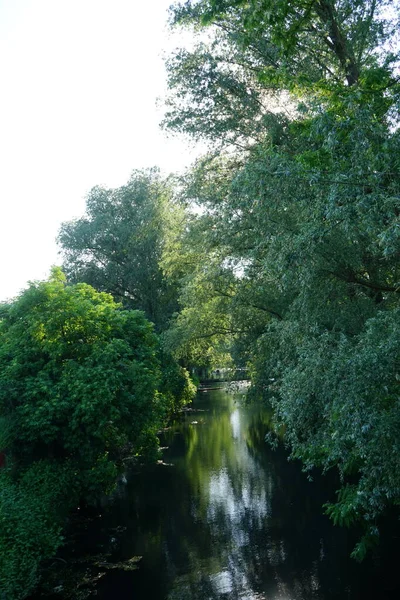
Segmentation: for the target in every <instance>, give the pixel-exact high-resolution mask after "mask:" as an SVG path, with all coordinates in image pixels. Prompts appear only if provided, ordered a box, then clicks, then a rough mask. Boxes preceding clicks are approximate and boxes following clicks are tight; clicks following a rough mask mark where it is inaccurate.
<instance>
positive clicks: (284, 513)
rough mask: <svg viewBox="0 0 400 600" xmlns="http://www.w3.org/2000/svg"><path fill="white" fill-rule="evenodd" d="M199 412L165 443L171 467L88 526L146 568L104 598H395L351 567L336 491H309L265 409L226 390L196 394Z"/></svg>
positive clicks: (137, 477)
mask: <svg viewBox="0 0 400 600" xmlns="http://www.w3.org/2000/svg"><path fill="white" fill-rule="evenodd" d="M195 408H196V409H197V411H198V412H191V413H189V414H187V415H185V416H184V417H183V418H182V419H180V420H178V421H176V422H175V423H174V424H173V426H172V427H171V428H170V429H169V430H167V431H166V432H164V433H163V436H162V440H161V445H162V446H166V447H167V449H166V450H165V451H164V453H163V459H164V463H166V464H162V465H157V466H152V467H151V468H147V469H145V470H144V471H142V472H141V473H135V474H131V476H130V477H128V483H127V485H126V486H125V489H124V490H123V493H121V494H120V496H119V497H117V498H116V499H115V501H114V503H113V504H112V506H111V507H109V508H108V509H107V510H106V513H105V515H104V516H103V518H102V519H101V525H100V524H99V522H97V523H96V522H94V525H93V527H91V526H90V525H89V527H88V529H87V531H86V539H87V537H88V536H89V537H91V536H93V539H94V538H96V539H97V542H96V543H99V541H102V547H103V548H106V549H107V551H108V552H110V551H111V552H112V554H113V560H115V561H121V560H125V559H128V558H130V557H131V556H133V555H140V556H142V557H143V558H142V560H141V562H140V568H139V569H138V570H137V571H132V572H124V571H121V570H119V569H115V570H111V571H108V572H107V573H106V575H105V576H104V577H103V578H102V579H101V580H100V582H99V584H98V587H97V598H99V599H101V600H111V598H112V599H114V598H119V599H121V600H125V599H128V598H129V600H142V599H143V600H144V599H146V600H148V599H151V600H164V599H165V600H214V599H217V598H218V599H227V600H228V599H229V600H236V599H246V600H278V599H279V600H333V599H338V600H356V599H357V600H358V599H361V598H362V599H363V600H369V599H371V600H372V598H374V600H376V599H377V598H379V599H382V600H384V599H389V598H394V597H396V598H397V597H398V596H397V595H396V596H395V595H393V594H392V595H391V592H390V589H385V583H384V582H382V581H381V580H380V579H379V577H380V575H379V571H378V570H377V569H374V568H373V565H372V563H371V562H370V563H369V564H364V565H361V566H360V565H358V564H356V563H354V561H352V560H351V559H349V558H348V557H349V554H350V551H351V549H352V545H353V544H354V540H349V539H347V534H346V532H345V531H344V530H341V529H338V528H335V527H333V526H332V524H331V523H330V521H329V520H328V519H327V517H325V516H324V515H323V514H322V508H321V507H322V504H323V503H324V502H326V501H327V499H329V498H332V497H333V492H334V490H335V489H336V487H337V483H335V482H330V481H329V480H328V479H327V478H317V479H316V480H315V481H313V482H309V481H308V480H307V478H306V477H305V475H304V474H303V473H302V472H301V467H300V465H299V464H298V463H295V462H288V461H287V455H286V452H285V451H284V449H283V448H278V450H276V451H273V450H271V449H270V448H269V447H268V445H267V444H266V443H265V442H264V437H265V433H266V431H267V427H268V414H267V413H266V411H265V410H263V409H262V408H260V407H254V406H253V407H245V406H242V405H241V402H240V399H239V398H238V397H235V396H234V395H232V394H230V393H227V392H226V391H224V390H214V391H212V392H209V393H202V394H199V396H198V398H197V400H196V403H195ZM91 529H93V531H91ZM110 531H113V532H118V533H116V534H115V535H114V534H113V535H111V536H110ZM102 536H103V538H102ZM386 587H387V588H390V587H391V586H390V585H388V586H386Z"/></svg>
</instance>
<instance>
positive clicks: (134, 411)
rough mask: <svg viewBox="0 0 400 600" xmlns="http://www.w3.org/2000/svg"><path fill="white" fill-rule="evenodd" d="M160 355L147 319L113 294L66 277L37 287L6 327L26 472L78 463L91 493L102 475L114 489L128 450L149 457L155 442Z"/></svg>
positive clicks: (12, 415) (4, 377)
mask: <svg viewBox="0 0 400 600" xmlns="http://www.w3.org/2000/svg"><path fill="white" fill-rule="evenodd" d="M156 351H157V340H156V337H155V335H154V334H153V332H152V327H151V325H150V324H149V323H148V322H147V321H146V319H145V318H144V316H143V314H142V313H140V312H137V311H123V310H121V309H120V307H119V306H118V305H117V304H115V302H114V300H113V299H112V297H111V296H109V295H108V294H105V293H99V292H96V291H95V290H94V289H93V288H92V287H90V286H88V285H86V284H77V285H74V286H67V285H66V284H65V281H63V278H62V275H61V273H60V271H59V270H55V271H54V273H53V276H52V278H51V279H50V281H48V282H43V283H37V284H31V286H30V287H29V288H28V289H27V290H26V291H25V292H24V293H23V294H22V295H21V296H20V297H19V298H18V299H17V300H16V301H15V302H14V304H13V305H12V306H10V307H9V309H8V311H7V313H6V314H5V315H4V317H3V319H2V321H1V324H0V365H1V373H0V381H1V386H0V389H1V391H0V403H1V407H2V412H3V414H4V415H5V416H7V418H9V419H10V420H11V421H12V423H13V430H14V434H15V438H14V439H15V442H14V443H13V444H12V446H11V448H10V451H11V453H12V455H13V456H14V457H15V458H16V459H17V460H18V461H21V464H25V463H30V462H31V461H32V459H40V458H54V459H55V460H59V461H62V462H63V461H65V460H70V461H73V463H74V464H75V465H76V469H77V471H79V473H80V477H81V484H82V492H83V493H86V492H87V493H88V494H89V495H91V494H92V492H93V489H94V488H95V487H96V486H95V485H94V484H95V480H96V477H98V484H99V485H98V487H99V489H100V490H102V489H104V486H105V487H106V488H107V487H109V485H110V479H111V481H112V480H113V479H112V478H113V476H114V474H115V462H116V461H117V460H118V457H119V455H120V452H121V449H122V448H123V447H124V446H126V445H131V447H132V449H133V452H135V453H141V452H143V451H145V449H146V446H148V445H149V444H151V445H154V443H155V434H156V431H157V429H158V427H159V424H160V422H161V415H162V409H161V406H160V399H159V396H158V394H157V392H156V387H157V384H158V380H159V366H158V360H157V358H156ZM107 463H109V464H108V466H107ZM95 474H97V475H95ZM85 486H86V487H87V490H86V491H85Z"/></svg>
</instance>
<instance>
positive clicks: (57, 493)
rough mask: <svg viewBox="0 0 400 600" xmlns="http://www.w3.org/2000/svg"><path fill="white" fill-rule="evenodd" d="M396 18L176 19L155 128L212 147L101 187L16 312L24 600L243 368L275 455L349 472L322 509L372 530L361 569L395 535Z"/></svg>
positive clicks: (13, 362) (11, 404)
mask: <svg viewBox="0 0 400 600" xmlns="http://www.w3.org/2000/svg"><path fill="white" fill-rule="evenodd" d="M398 19H399V3H398V2H397V1H396V2H386V1H385V0H363V1H360V0H315V1H313V2H310V1H304V0H296V1H290V2H289V1H288V0H246V1H244V0H193V1H192V0H188V1H187V2H185V3H184V4H176V5H175V6H174V7H172V9H171V12H170V20H171V26H172V27H174V28H176V29H179V28H182V30H184V31H188V32H190V34H191V36H192V38H193V40H194V41H193V44H192V45H191V46H190V48H182V49H178V50H176V51H175V52H174V53H173V54H172V55H171V56H170V57H169V59H168V60H167V73H168V89H169V91H168V95H167V97H166V99H165V111H164V119H163V124H162V125H163V127H164V128H165V129H166V130H167V131H168V132H170V133H175V134H184V135H187V136H189V137H191V138H192V139H194V140H198V141H202V142H203V144H204V146H205V147H207V151H206V152H205V153H204V154H203V155H202V156H201V157H200V158H198V160H197V161H196V162H195V164H194V165H193V166H192V167H191V168H190V169H188V171H187V172H186V173H185V174H184V175H180V176H175V175H170V176H168V177H166V176H164V175H162V174H160V172H159V171H158V169H157V168H154V169H149V170H136V171H134V172H133V173H132V176H131V179H130V180H129V181H128V182H127V184H126V185H124V186H121V187H119V188H115V189H108V188H103V187H95V188H93V189H92V190H91V191H90V192H89V194H88V196H87V204H86V213H85V214H84V215H83V216H82V217H81V218H79V219H76V220H75V221H72V222H67V223H64V224H63V225H62V227H61V229H60V233H59V244H60V247H61V251H62V256H63V266H62V269H59V268H54V270H53V273H52V276H51V278H50V279H49V280H48V281H45V282H36V283H32V284H31V285H30V286H29V287H28V288H27V290H26V291H24V292H23V293H21V295H20V296H19V297H17V298H16V299H15V300H14V301H11V302H9V303H7V304H3V305H1V307H0V405H1V421H0V446H1V447H0V451H2V454H1V458H0V461H1V465H2V466H1V468H0V487H1V494H0V511H1V522H0V552H1V555H2V558H4V560H3V561H2V564H1V567H0V585H1V591H2V592H3V595H4V594H5V597H6V598H7V600H17V599H19V598H23V597H25V596H26V595H27V594H28V593H29V591H30V590H32V589H33V588H34V586H35V584H36V583H37V580H38V577H39V574H40V564H41V561H43V559H46V558H48V557H51V556H54V554H55V553H56V552H57V548H58V547H59V546H60V544H61V543H62V531H63V526H64V523H65V521H66V519H67V517H68V514H69V512H70V510H71V509H72V508H73V507H76V506H77V504H78V503H79V502H85V503H90V502H95V501H96V499H97V498H98V497H99V495H101V494H104V493H107V492H108V491H110V490H111V488H112V486H113V484H114V483H115V480H116V475H117V473H118V470H119V468H120V465H121V463H122V460H123V458H124V457H125V456H127V455H128V454H129V455H130V456H135V457H137V460H140V461H142V460H145V458H146V457H147V458H148V459H150V460H155V459H156V457H157V438H156V433H157V431H159V429H160V428H161V427H162V426H163V424H164V423H165V421H166V419H167V418H168V416H170V415H171V414H173V413H174V412H175V411H176V410H177V409H179V408H181V407H182V406H183V405H185V404H186V403H187V402H189V401H190V400H191V399H192V398H193V394H194V385H193V383H192V382H191V380H190V377H189V372H192V373H196V372H197V373H200V372H207V371H211V370H213V369H233V368H235V369H242V370H245V372H246V374H247V375H248V377H249V378H250V380H251V387H250V390H249V393H248V399H249V400H252V399H253V400H254V399H256V400H258V401H262V402H264V403H265V404H267V405H268V406H269V407H270V408H271V409H272V415H273V416H272V421H271V424H269V426H270V427H271V428H272V430H271V431H270V432H269V433H268V431H267V428H266V430H265V434H267V433H268V441H269V443H272V444H276V443H277V439H278V437H279V436H282V435H283V439H284V442H285V443H286V445H287V447H288V448H289V449H290V453H291V457H292V458H296V459H299V460H300V461H301V462H302V465H303V467H304V469H305V470H306V471H307V472H308V473H309V475H310V477H312V474H313V470H315V469H319V470H321V471H322V472H327V471H329V470H334V471H335V472H337V473H338V474H339V484H338V492H337V496H336V499H334V500H332V499H328V498H327V499H326V502H327V504H326V505H325V511H326V512H327V514H328V515H329V516H330V517H331V519H332V520H333V522H334V523H335V524H337V525H341V526H345V527H356V528H358V529H357V531H359V532H360V534H359V537H358V541H357V543H356V545H355V546H354V548H353V550H352V556H353V557H354V558H355V559H358V560H362V559H363V558H364V557H365V556H366V555H367V554H368V552H369V550H370V549H371V548H373V547H374V545H376V544H379V536H380V526H381V523H382V519H384V518H385V516H387V515H388V514H389V515H390V518H391V519H393V520H396V521H397V519H398V517H399V514H398V507H399V504H400V438H399V431H400V396H399V383H400V355H399V348H400V327H399V322H400V320H399V319H400V303H399V293H400V267H399V265H400V263H399V258H400V221H399V217H400V129H399V107H400V106H399V104H400V82H399V54H398V53H399V39H398V30H399V29H398ZM64 274H65V275H64ZM278 434H279V436H278ZM328 501H329V503H328ZM321 510H323V509H321Z"/></svg>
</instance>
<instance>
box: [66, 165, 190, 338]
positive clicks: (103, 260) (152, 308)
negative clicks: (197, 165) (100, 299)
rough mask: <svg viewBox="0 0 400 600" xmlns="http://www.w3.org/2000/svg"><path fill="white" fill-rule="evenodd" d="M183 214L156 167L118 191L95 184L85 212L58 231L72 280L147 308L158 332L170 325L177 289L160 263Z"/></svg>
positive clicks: (140, 173) (137, 173)
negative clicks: (173, 223) (174, 222)
mask: <svg viewBox="0 0 400 600" xmlns="http://www.w3.org/2000/svg"><path fill="white" fill-rule="evenodd" d="M178 213H179V208H178V206H176V205H175V204H174V203H173V201H172V188H171V183H170V182H168V181H165V180H162V179H161V177H160V175H159V173H158V171H157V170H156V169H151V170H148V171H134V172H133V174H132V176H131V179H130V180H129V182H128V183H127V184H126V185H125V186H122V187H120V188H117V189H104V188H100V187H95V188H93V189H92V190H91V192H90V193H89V195H88V198H87V201H86V215H85V216H84V217H82V218H80V219H77V220H75V221H71V222H69V223H64V224H63V225H62V227H61V231H60V234H59V243H60V245H61V247H62V250H63V255H64V267H63V268H64V270H65V272H66V274H67V277H68V280H69V281H70V282H71V283H77V282H85V283H88V284H90V285H92V286H93V287H95V288H96V289H97V290H99V291H105V292H108V293H110V294H112V295H113V296H114V298H115V299H116V300H117V301H118V302H122V304H123V305H124V307H126V308H131V309H139V310H143V311H144V312H145V314H146V317H147V318H148V319H149V320H150V321H152V322H153V323H155V325H156V329H157V330H162V329H165V327H166V326H167V324H168V320H169V318H170V317H171V314H172V313H173V312H174V311H175V310H176V309H177V301H176V294H177V290H176V286H175V284H174V282H172V281H170V280H167V279H166V278H165V277H164V275H163V273H162V270H161V267H160V261H161V257H162V252H163V246H164V244H165V238H166V237H167V235H168V231H167V230H168V229H169V228H170V227H171V221H172V220H173V217H174V215H175V216H176V219H178V220H179V218H180V217H179V215H178Z"/></svg>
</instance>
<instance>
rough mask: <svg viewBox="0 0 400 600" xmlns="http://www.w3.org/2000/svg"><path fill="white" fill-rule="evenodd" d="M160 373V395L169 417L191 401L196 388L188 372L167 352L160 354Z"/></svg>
mask: <svg viewBox="0 0 400 600" xmlns="http://www.w3.org/2000/svg"><path fill="white" fill-rule="evenodd" d="M161 373H162V378H161V384H160V393H161V394H162V396H163V401H164V402H163V404H164V407H165V410H166V411H167V415H168V417H170V416H172V415H173V414H174V413H176V412H177V411H178V410H180V409H182V408H183V407H184V406H185V405H186V404H189V403H190V402H192V401H193V399H194V397H195V395H196V390H197V388H196V386H195V384H194V383H193V381H192V380H191V377H190V375H189V372H188V371H187V370H186V369H185V368H183V367H181V366H180V365H179V364H178V363H177V362H176V360H175V359H174V358H173V356H172V355H171V354H169V353H167V352H163V353H162V354H161Z"/></svg>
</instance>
